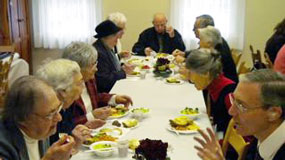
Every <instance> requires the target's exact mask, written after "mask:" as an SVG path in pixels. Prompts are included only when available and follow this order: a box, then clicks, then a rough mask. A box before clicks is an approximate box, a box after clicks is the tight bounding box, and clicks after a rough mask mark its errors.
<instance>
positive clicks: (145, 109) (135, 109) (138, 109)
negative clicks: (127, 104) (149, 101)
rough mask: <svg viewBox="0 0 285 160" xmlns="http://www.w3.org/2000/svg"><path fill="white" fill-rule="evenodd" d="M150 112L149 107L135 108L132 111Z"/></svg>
mask: <svg viewBox="0 0 285 160" xmlns="http://www.w3.org/2000/svg"><path fill="white" fill-rule="evenodd" d="M148 112H149V108H144V107H141V108H134V109H132V113H148Z"/></svg>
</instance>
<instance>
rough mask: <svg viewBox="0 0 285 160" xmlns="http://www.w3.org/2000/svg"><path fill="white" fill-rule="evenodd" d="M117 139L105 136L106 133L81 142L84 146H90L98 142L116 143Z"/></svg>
mask: <svg viewBox="0 0 285 160" xmlns="http://www.w3.org/2000/svg"><path fill="white" fill-rule="evenodd" d="M117 139H118V138H116V137H113V136H110V135H107V134H106V133H98V134H96V135H95V136H93V137H92V138H87V139H86V141H84V142H83V144H85V145H90V144H92V143H94V142H99V141H116V140H117Z"/></svg>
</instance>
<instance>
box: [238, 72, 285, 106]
mask: <svg viewBox="0 0 285 160" xmlns="http://www.w3.org/2000/svg"><path fill="white" fill-rule="evenodd" d="M240 82H249V83H258V84H260V85H261V93H260V94H261V95H260V97H261V103H262V104H263V107H265V108H266V109H267V108H269V107H270V106H282V109H283V111H285V109H284V107H285V99H284V97H285V76H284V75H282V74H281V73H279V72H275V71H274V70H272V69H260V70H257V71H254V72H250V73H247V74H243V75H241V76H240Z"/></svg>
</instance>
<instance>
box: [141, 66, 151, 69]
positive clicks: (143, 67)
mask: <svg viewBox="0 0 285 160" xmlns="http://www.w3.org/2000/svg"><path fill="white" fill-rule="evenodd" d="M141 69H150V66H148V65H143V66H142V67H141Z"/></svg>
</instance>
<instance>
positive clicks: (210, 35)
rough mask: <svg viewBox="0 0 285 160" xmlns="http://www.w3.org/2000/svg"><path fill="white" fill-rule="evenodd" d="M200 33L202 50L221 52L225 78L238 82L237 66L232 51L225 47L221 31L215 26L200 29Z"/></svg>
mask: <svg viewBox="0 0 285 160" xmlns="http://www.w3.org/2000/svg"><path fill="white" fill-rule="evenodd" d="M198 32H199V38H200V48H209V49H211V50H214V49H215V50H217V51H218V52H220V54H221V62H222V65H223V72H224V74H225V76H226V77H227V78H229V79H231V80H233V81H235V82H238V75H237V71H236V66H235V64H234V62H233V60H232V56H231V51H230V50H229V49H228V48H225V47H224V46H223V40H222V37H221V33H220V31H219V30H218V29H217V28H215V27H213V26H207V27H206V28H200V29H198ZM190 54H191V53H190Z"/></svg>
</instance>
